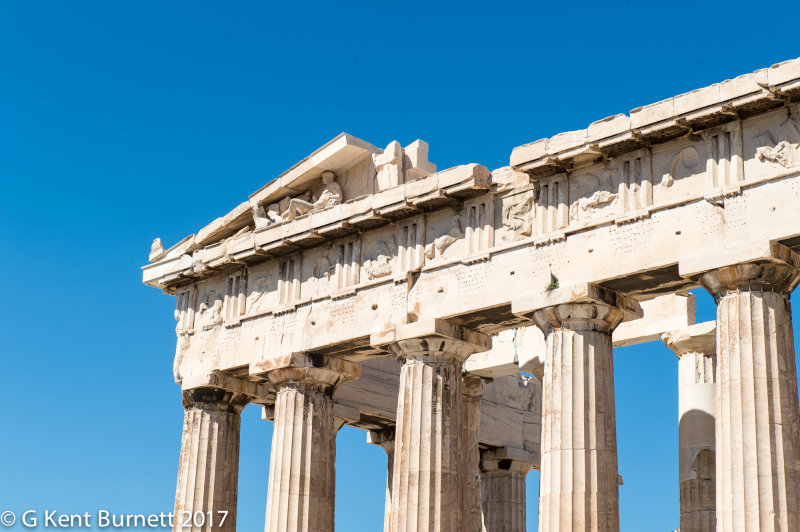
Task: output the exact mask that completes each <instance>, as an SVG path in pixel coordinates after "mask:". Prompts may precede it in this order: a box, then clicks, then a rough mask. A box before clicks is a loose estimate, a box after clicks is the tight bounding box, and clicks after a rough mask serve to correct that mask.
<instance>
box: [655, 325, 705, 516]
mask: <svg viewBox="0 0 800 532" xmlns="http://www.w3.org/2000/svg"><path fill="white" fill-rule="evenodd" d="M716 335H717V327H716V322H713V321H711V322H706V323H698V324H696V325H692V326H689V327H686V328H684V329H680V330H677V331H672V332H668V333H664V334H663V335H662V337H661V339H662V340H663V341H664V344H665V345H666V346H667V347H669V348H670V349H671V350H672V351H673V352H674V353H675V354H676V355H678V357H679V360H678V416H679V426H678V443H679V445H678V448H679V451H678V453H679V454H678V463H679V467H678V475H679V480H680V501H681V527H680V529H681V532H708V531H713V530H716V515H715V512H716V509H715V507H716V495H715V485H716V477H715V471H714V470H715V460H716V452H715V444H714V439H715V435H714V431H715V422H714V419H715V415H716V414H715V407H714V404H715V399H714V394H715V393H716V391H715V385H714V368H715V366H716V343H717V341H716Z"/></svg>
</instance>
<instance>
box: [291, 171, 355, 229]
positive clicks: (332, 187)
mask: <svg viewBox="0 0 800 532" xmlns="http://www.w3.org/2000/svg"><path fill="white" fill-rule="evenodd" d="M334 177H335V176H334V173H333V172H322V182H323V183H325V190H323V191H322V194H320V195H319V198H317V200H316V201H313V202H311V201H308V200H305V199H300V198H292V199H291V200H289V208H288V210H287V212H286V214H285V215H284V217H286V218H288V219H289V220H294V219H295V218H296V217H298V216H301V215H303V214H308V213H310V212H315V211H321V210H322V209H327V208H328V207H333V206H334V205H339V204H340V203H341V202H342V187H341V186H340V185H339V183H337V182H336V181H334Z"/></svg>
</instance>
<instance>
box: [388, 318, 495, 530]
mask: <svg viewBox="0 0 800 532" xmlns="http://www.w3.org/2000/svg"><path fill="white" fill-rule="evenodd" d="M419 331H424V332H425V333H426V334H424V335H419V336H417V335H416V334H417V332H419ZM428 331H430V332H428ZM394 336H395V341H393V342H391V343H390V344H388V345H386V347H387V348H388V349H390V350H391V351H392V352H393V353H394V354H395V355H396V356H397V357H398V358H399V359H400V361H401V362H402V364H403V365H402V367H401V370H400V390H399V393H398V399H397V425H396V440H395V459H394V473H393V478H392V481H393V486H392V525H391V526H392V532H416V531H428V530H436V531H437V532H456V531H458V530H459V525H460V524H461V522H462V519H463V518H461V517H460V516H459V513H460V512H462V511H464V508H463V505H462V499H463V494H462V490H461V488H460V483H461V482H462V479H463V474H462V471H463V458H462V454H461V453H462V450H464V449H465V447H466V445H465V442H463V441H462V438H463V434H464V412H463V399H462V380H461V366H462V364H463V362H464V360H466V359H467V357H468V356H469V355H471V354H472V353H474V352H477V351H482V350H488V349H489V347H491V339H490V338H488V337H486V336H485V335H481V334H478V333H474V332H472V331H467V330H465V329H463V328H461V327H459V326H455V325H451V324H448V323H447V322H441V321H439V320H435V322H422V323H414V324H409V325H407V326H404V327H400V328H398V331H397V332H396V333H394Z"/></svg>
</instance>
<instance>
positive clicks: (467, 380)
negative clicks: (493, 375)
mask: <svg viewBox="0 0 800 532" xmlns="http://www.w3.org/2000/svg"><path fill="white" fill-rule="evenodd" d="M461 382H462V387H461V393H462V394H464V395H465V396H467V397H474V398H476V399H480V398H481V397H483V378H481V377H479V376H478V375H473V374H471V373H464V375H463V376H462V377H461Z"/></svg>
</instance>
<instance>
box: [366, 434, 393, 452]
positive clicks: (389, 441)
mask: <svg viewBox="0 0 800 532" xmlns="http://www.w3.org/2000/svg"><path fill="white" fill-rule="evenodd" d="M394 439H395V431H394V428H388V429H381V430H370V431H367V443H368V444H370V445H379V446H380V447H381V448H382V449H383V450H384V451H386V454H391V453H393V452H394Z"/></svg>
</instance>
